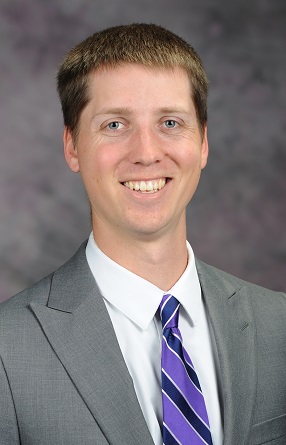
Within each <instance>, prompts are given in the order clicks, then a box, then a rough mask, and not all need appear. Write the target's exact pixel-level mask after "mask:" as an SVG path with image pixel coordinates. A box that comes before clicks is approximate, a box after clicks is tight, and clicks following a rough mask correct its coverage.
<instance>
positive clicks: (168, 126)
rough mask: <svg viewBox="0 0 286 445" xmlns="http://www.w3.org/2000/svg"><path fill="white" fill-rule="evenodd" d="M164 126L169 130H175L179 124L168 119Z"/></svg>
mask: <svg viewBox="0 0 286 445" xmlns="http://www.w3.org/2000/svg"><path fill="white" fill-rule="evenodd" d="M164 125H165V127H166V128H168V129H172V128H175V127H176V126H177V125H178V122H176V121H174V120H173V119H167V120H166V121H164Z"/></svg>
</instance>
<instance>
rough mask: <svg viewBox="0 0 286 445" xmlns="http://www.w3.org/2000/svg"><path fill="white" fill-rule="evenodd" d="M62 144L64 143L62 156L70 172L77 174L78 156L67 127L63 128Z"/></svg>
mask: <svg viewBox="0 0 286 445" xmlns="http://www.w3.org/2000/svg"><path fill="white" fill-rule="evenodd" d="M63 142H64V155H65V158H66V161H67V164H68V166H69V168H70V169H71V171H73V172H74V173H77V172H79V162H78V154H77V149H76V147H75V144H74V140H73V137H72V134H71V131H70V129H69V128H68V127H65V129H64V135H63Z"/></svg>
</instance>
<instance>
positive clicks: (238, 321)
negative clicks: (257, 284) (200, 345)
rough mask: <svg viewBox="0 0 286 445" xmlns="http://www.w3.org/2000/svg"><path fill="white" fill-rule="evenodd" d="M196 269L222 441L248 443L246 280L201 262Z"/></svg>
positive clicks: (251, 378) (251, 354)
mask: <svg viewBox="0 0 286 445" xmlns="http://www.w3.org/2000/svg"><path fill="white" fill-rule="evenodd" d="M197 268H198V273H199V278H200V282H201V287H202V294H203V298H204V301H205V305H206V310H207V313H208V317H209V320H210V323H211V326H212V328H213V332H214V337H215V342H216V346H217V350H218V357H219V374H220V375H219V376H218V378H219V379H220V381H221V387H222V394H223V400H222V403H223V412H224V416H223V418H224V419H223V423H224V442H223V443H224V444H225V445H228V444H232V445H243V444H246V443H248V437H249V434H250V427H251V421H252V417H253V410H254V399H255V392H256V363H257V360H256V357H255V350H256V349H255V328H254V319H253V312H252V307H251V302H250V298H249V294H248V287H247V285H246V284H247V283H244V282H243V281H241V280H239V279H237V278H235V277H232V276H231V275H228V274H226V273H224V272H221V271H219V270H217V269H215V268H213V267H211V266H207V265H206V264H204V263H202V262H201V261H197Z"/></svg>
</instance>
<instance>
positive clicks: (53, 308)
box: [31, 246, 153, 445]
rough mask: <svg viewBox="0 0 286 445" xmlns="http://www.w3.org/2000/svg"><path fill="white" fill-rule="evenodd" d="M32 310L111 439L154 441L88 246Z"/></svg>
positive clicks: (133, 444) (132, 444)
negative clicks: (89, 258) (90, 261)
mask: <svg viewBox="0 0 286 445" xmlns="http://www.w3.org/2000/svg"><path fill="white" fill-rule="evenodd" d="M31 309H32V310H33V311H34V313H35V315H36V317H37V319H38V321H39V323H40V324H41V326H42V329H43V331H44V332H45V335H46V336H47V338H48V340H49V342H50V344H51V346H52V348H53V349H54V351H55V353H56V355H57V356H58V358H59V360H60V361H61V362H62V364H63V366H64V367H65V369H66V371H67V373H68V374H69V376H70V378H71V380H72V381H73V383H74V385H75V386H76V388H77V390H78V392H79V393H80V394H81V396H82V398H83V399H84V401H85V403H86V405H87V406H88V408H89V410H90V412H91V413H92V415H93V416H94V418H95V419H96V422H97V423H98V425H99V426H100V428H101V429H102V431H103V433H104V435H105V436H106V438H107V440H108V442H109V443H110V444H118V443H122V444H123V443H124V444H125V445H137V444H138V445H139V444H140V445H142V444H144V445H145V444H146V445H152V444H153V441H152V438H151V435H150V433H149V430H148V428H147V425H146V422H145V420H144V417H143V415H142V412H141V409H140V406H139V403H138V400H137V397H136V394H135V391H134V387H133V383H132V379H131V377H130V375H129V372H128V370H127V367H126V365H125V362H124V359H123V356H122V354H121V351H120V348H119V345H118V342H117V339H116V336H115V333H114V330H113V326H112V323H111V320H110V318H109V315H108V313H107V310H106V307H105V304H104V302H103V299H102V296H101V295H100V293H99V290H98V288H97V286H96V283H95V280H94V278H93V276H92V274H91V272H90V270H89V268H88V265H87V262H86V259H85V249H84V246H82V248H81V249H80V251H79V252H78V253H77V254H76V255H75V257H74V258H73V259H72V260H71V261H70V262H69V263H67V264H66V265H64V266H63V267H62V268H61V269H59V270H58V271H57V272H56V273H55V275H54V278H53V282H52V287H51V293H50V297H49V301H48V305H47V306H44V305H41V304H38V303H35V302H33V303H31Z"/></svg>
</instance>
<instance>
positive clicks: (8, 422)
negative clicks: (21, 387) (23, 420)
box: [0, 357, 20, 445]
mask: <svg viewBox="0 0 286 445" xmlns="http://www.w3.org/2000/svg"><path fill="white" fill-rule="evenodd" d="M19 444H20V439H19V430H18V424H17V417H16V412H15V407H14V402H13V397H12V394H11V390H10V385H9V382H8V379H7V374H6V371H5V368H4V365H3V361H2V358H1V357H0V445H19Z"/></svg>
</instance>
